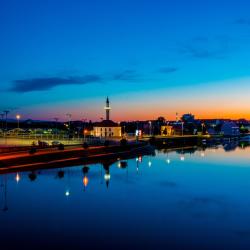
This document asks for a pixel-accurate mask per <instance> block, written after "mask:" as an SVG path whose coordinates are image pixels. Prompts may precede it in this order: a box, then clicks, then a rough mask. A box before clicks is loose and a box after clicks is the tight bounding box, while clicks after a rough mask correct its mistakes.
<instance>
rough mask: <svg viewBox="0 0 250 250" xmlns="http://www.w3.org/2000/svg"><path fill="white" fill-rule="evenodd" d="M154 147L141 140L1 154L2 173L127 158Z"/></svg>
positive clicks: (0, 168)
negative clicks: (122, 143)
mask: <svg viewBox="0 0 250 250" xmlns="http://www.w3.org/2000/svg"><path fill="white" fill-rule="evenodd" d="M153 149H154V148H153V147H152V146H151V145H149V144H148V143H145V142H139V143H135V144H129V145H127V146H120V145H119V146H118V145H114V146H97V147H89V148H87V149H84V148H82V147H79V146H78V147H71V148H67V149H65V150H58V149H56V148H54V149H53V150H51V149H43V150H40V151H38V152H37V153H35V154H32V155H31V154H29V152H28V151H25V152H24V151H23V152H16V153H11V154H2V155H1V156H0V173H2V172H6V171H8V172H10V170H12V171H19V170H33V169H41V168H54V167H65V166H70V165H74V164H85V163H88V164H90V163H96V162H100V161H102V160H109V159H117V158H120V157H123V158H126V157H134V156H136V155H139V154H151V153H152V152H153Z"/></svg>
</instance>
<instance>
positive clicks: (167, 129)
mask: <svg viewBox="0 0 250 250" xmlns="http://www.w3.org/2000/svg"><path fill="white" fill-rule="evenodd" d="M161 135H163V136H168V135H174V127H173V126H171V125H165V126H161Z"/></svg>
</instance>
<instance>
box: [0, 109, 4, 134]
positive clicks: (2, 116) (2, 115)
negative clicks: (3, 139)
mask: <svg viewBox="0 0 250 250" xmlns="http://www.w3.org/2000/svg"><path fill="white" fill-rule="evenodd" d="M0 116H1V122H2V130H3V118H4V114H3V113H2V114H0Z"/></svg>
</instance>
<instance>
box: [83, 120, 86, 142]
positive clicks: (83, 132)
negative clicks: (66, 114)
mask: <svg viewBox="0 0 250 250" xmlns="http://www.w3.org/2000/svg"><path fill="white" fill-rule="evenodd" d="M86 121H87V119H85V118H83V119H82V122H83V142H85V122H86Z"/></svg>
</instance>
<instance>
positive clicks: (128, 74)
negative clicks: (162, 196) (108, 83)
mask: <svg viewBox="0 0 250 250" xmlns="http://www.w3.org/2000/svg"><path fill="white" fill-rule="evenodd" d="M138 77H139V75H138V73H137V72H136V71H135V70H124V71H122V72H120V73H118V74H115V75H114V77H113V79H114V80H119V81H134V80H138Z"/></svg>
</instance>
